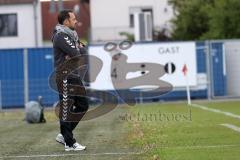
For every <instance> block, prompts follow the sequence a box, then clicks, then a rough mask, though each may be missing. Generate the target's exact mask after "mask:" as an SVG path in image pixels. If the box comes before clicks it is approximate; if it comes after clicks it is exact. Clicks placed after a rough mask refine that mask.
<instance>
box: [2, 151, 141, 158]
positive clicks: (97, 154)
mask: <svg viewBox="0 0 240 160" xmlns="http://www.w3.org/2000/svg"><path fill="white" fill-rule="evenodd" d="M138 154H142V153H136V152H127V153H124V152H122V153H89V154H88V153H76V154H73V153H72V154H49V155H47V154H46V155H21V156H3V157H0V159H6V158H39V157H65V156H104V155H138Z"/></svg>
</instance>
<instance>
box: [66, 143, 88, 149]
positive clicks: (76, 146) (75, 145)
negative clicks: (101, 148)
mask: <svg viewBox="0 0 240 160" xmlns="http://www.w3.org/2000/svg"><path fill="white" fill-rule="evenodd" d="M85 149H86V146H82V145H81V144H79V143H77V142H76V143H74V144H73V146H72V147H69V146H67V145H66V144H65V151H82V150H85Z"/></svg>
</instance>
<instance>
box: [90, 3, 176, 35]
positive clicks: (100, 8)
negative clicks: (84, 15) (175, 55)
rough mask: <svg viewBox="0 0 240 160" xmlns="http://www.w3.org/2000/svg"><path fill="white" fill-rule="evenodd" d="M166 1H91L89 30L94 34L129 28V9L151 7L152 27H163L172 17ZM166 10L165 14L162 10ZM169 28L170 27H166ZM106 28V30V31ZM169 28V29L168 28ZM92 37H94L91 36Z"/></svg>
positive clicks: (171, 11)
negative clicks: (112, 29)
mask: <svg viewBox="0 0 240 160" xmlns="http://www.w3.org/2000/svg"><path fill="white" fill-rule="evenodd" d="M167 1H168V0H91V3H90V9H91V28H92V30H93V31H94V30H95V34H96V32H97V33H99V32H101V31H102V32H103V34H102V36H104V32H105V33H106V30H110V29H111V28H118V27H119V28H126V27H129V21H130V17H129V14H130V13H129V12H130V7H151V8H152V10H153V23H154V27H163V26H164V24H165V23H167V22H169V20H170V19H172V18H173V17H174V15H173V9H172V7H171V6H169V5H168V4H167ZM165 8H167V10H168V11H167V12H164V9H165ZM168 27H170V26H168ZM107 28H108V29H107ZM170 28H171V27H170ZM92 36H96V35H94V33H93V35H92Z"/></svg>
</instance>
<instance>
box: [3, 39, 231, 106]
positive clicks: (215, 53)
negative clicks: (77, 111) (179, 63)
mask: <svg viewBox="0 0 240 160" xmlns="http://www.w3.org/2000/svg"><path fill="white" fill-rule="evenodd" d="M196 44H197V56H196V58H197V73H203V74H206V72H207V67H206V64H207V62H206V53H205V51H206V49H205V43H204V42H197V43H196ZM211 61H212V83H213V85H212V86H213V87H212V89H213V93H214V95H215V96H224V95H226V75H225V72H224V67H223V66H224V56H223V44H222V43H212V44H211ZM23 63H24V61H23V49H9V50H0V67H1V68H0V80H1V82H2V88H1V91H2V104H3V107H4V108H12V107H23V105H24V81H23V80H24V70H23ZM52 71H53V55H52V49H51V48H31V49H28V78H29V83H28V84H29V100H36V99H37V97H38V96H40V95H41V96H43V98H44V104H45V105H51V104H53V103H54V102H55V101H57V100H58V95H57V93H56V92H55V91H53V90H52V89H50V88H49V85H48V77H49V75H50V73H51V72H52ZM119 92H120V93H121V95H126V97H127V91H126V90H122V91H119ZM207 93H208V92H207V89H206V88H204V89H201V90H192V91H191V98H192V99H199V98H206V97H207V96H208V95H207ZM139 95H140V92H139ZM106 99H107V97H106ZM176 99H186V91H185V90H180V91H172V92H170V93H168V94H166V95H163V96H161V97H159V98H154V99H148V100H146V101H159V100H176ZM108 101H111V100H108Z"/></svg>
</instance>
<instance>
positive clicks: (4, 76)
mask: <svg viewBox="0 0 240 160" xmlns="http://www.w3.org/2000/svg"><path fill="white" fill-rule="evenodd" d="M23 76H24V74H23V49H9V50H1V51H0V80H1V92H2V105H3V106H6V107H10V106H21V105H23V103H24V94H23V92H24V91H23V90H24V85H23V84H24V82H23Z"/></svg>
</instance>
